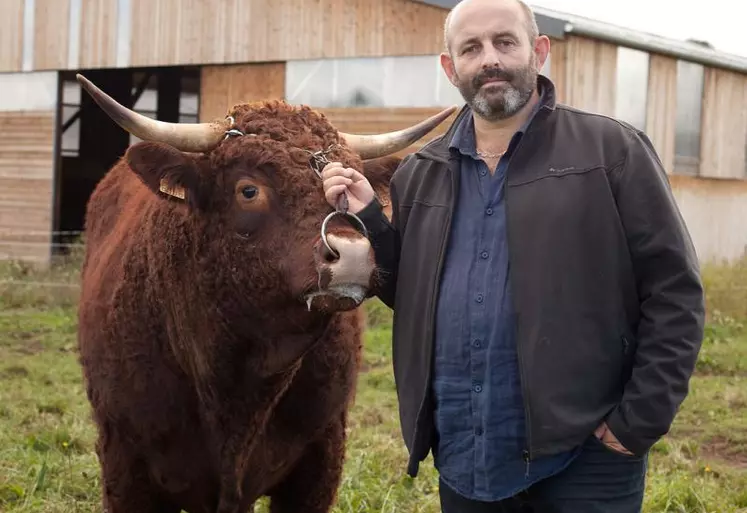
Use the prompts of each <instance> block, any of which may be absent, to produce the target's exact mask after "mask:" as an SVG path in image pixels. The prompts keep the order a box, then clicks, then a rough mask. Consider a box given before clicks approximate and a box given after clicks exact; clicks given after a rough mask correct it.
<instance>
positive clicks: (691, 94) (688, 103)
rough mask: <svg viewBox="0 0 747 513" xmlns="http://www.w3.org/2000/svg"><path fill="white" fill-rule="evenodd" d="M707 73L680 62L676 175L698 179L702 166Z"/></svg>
mask: <svg viewBox="0 0 747 513" xmlns="http://www.w3.org/2000/svg"><path fill="white" fill-rule="evenodd" d="M703 77H704V69H703V66H702V65H701V64H697V63H694V62H687V61H682V60H680V61H678V62H677V114H676V123H675V127H676V128H675V135H674V172H675V173H677V174H684V175H697V174H698V166H699V162H700V124H701V105H702V101H703Z"/></svg>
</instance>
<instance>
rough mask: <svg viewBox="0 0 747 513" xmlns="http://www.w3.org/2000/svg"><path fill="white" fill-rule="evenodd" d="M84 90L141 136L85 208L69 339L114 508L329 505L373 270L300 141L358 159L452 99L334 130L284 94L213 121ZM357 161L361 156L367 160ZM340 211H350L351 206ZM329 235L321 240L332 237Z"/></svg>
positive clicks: (200, 510)
mask: <svg viewBox="0 0 747 513" xmlns="http://www.w3.org/2000/svg"><path fill="white" fill-rule="evenodd" d="M78 80H79V81H80V82H81V84H82V85H83V87H84V88H85V90H86V91H87V92H88V93H89V94H91V96H92V97H93V98H94V99H95V100H96V101H97V102H98V104H99V105H100V106H101V107H102V108H103V109H104V110H105V111H106V112H107V113H108V114H109V116H110V117H111V118H112V119H113V120H114V121H115V122H117V123H118V124H119V125H120V126H122V127H123V128H124V129H126V130H128V131H129V132H131V133H133V134H134V135H136V136H138V137H140V138H141V139H143V140H144V142H142V143H138V144H136V145H134V146H132V147H130V148H129V149H128V151H127V152H126V154H125V156H124V158H123V159H122V160H121V161H120V162H119V163H117V164H116V165H115V166H114V167H113V168H112V169H111V170H110V171H109V173H108V174H107V175H106V177H105V178H104V179H103V180H102V181H101V182H100V184H99V185H98V186H97V188H96V190H95V191H94V193H93V195H92V197H91V199H90V202H89V204H88V207H87V219H86V232H87V249H86V258H85V262H84V266H83V272H82V296H81V301H80V307H79V348H80V358H81V364H82V367H83V370H84V375H85V381H86V387H87V388H86V390H87V394H88V398H89V400H90V403H91V406H92V411H93V418H94V421H95V424H96V426H97V428H98V433H99V438H98V443H97V447H96V450H97V454H98V457H99V461H100V465H101V472H102V492H103V503H104V507H105V511H107V512H108V513H156V512H158V513H178V512H179V511H181V510H182V509H183V510H185V511H187V512H189V513H216V512H219V513H238V512H246V511H247V510H251V508H252V507H253V504H254V502H255V501H256V500H257V499H258V498H259V497H261V496H269V497H271V509H272V511H273V512H274V513H283V512H299V513H300V512H304V513H322V512H327V511H329V510H330V508H331V506H332V504H333V503H334V500H335V497H336V492H337V489H338V486H339V483H340V477H341V471H342V467H343V459H344V446H345V428H346V416H347V412H348V408H349V406H350V402H351V400H352V398H353V395H354V386H355V383H356V378H357V372H358V364H359V358H360V350H361V324H360V320H359V318H358V313H357V310H356V307H357V306H358V305H359V304H360V303H361V301H362V300H363V299H364V297H365V296H366V295H368V294H369V293H370V290H371V287H372V285H373V283H374V280H375V279H376V266H375V261H374V257H373V251H372V249H371V247H370V245H369V243H368V240H367V239H366V238H365V237H364V236H363V235H362V234H361V231H362V230H361V228H360V227H357V226H356V223H355V219H351V218H348V217H346V216H333V217H331V218H330V219H328V224H327V225H326V227H325V230H326V232H325V234H326V235H327V237H326V239H325V240H322V239H323V238H322V236H321V235H322V230H321V227H322V222H323V220H324V219H325V218H326V217H327V215H328V214H329V213H330V211H331V209H330V208H329V205H328V204H327V203H326V201H325V199H324V196H323V191H322V185H321V180H320V178H319V177H318V176H317V174H316V173H315V172H314V171H313V169H312V168H311V167H310V165H309V161H310V156H311V153H313V152H316V151H318V150H329V153H328V155H327V158H328V159H329V160H330V161H332V160H336V161H340V162H342V163H344V164H345V165H347V166H350V167H355V168H358V169H362V170H363V172H364V173H365V174H366V175H367V177H368V178H369V180H370V181H371V182H372V184H373V185H374V186H375V187H376V188H377V189H378V191H379V193H380V194H381V195H382V196H383V197H384V198H383V199H386V198H385V196H386V193H387V189H388V183H389V179H390V177H391V174H392V172H393V171H394V168H395V167H396V165H397V163H398V159H397V158H395V157H387V155H391V154H392V153H394V152H397V151H399V150H401V149H403V148H405V147H407V146H408V145H409V144H411V143H412V142H413V141H415V140H417V139H419V138H420V137H422V136H423V135H425V134H426V133H428V132H429V131H430V130H432V129H433V128H434V127H435V126H436V125H438V124H439V123H440V122H442V121H443V120H444V119H445V118H446V117H447V116H448V115H449V114H450V113H451V112H452V111H453V108H452V109H447V110H445V111H444V112H442V113H441V114H439V115H437V116H434V117H433V118H430V119H429V120H425V121H424V122H421V123H419V124H418V125H416V126H415V127H411V128H410V129H407V130H404V131H401V132H397V133H393V134H382V135H379V136H374V137H371V136H355V135H349V134H341V133H339V132H338V131H337V130H335V128H334V127H333V126H332V125H331V124H330V123H329V122H328V121H327V120H326V119H325V117H324V116H322V115H320V114H318V113H316V112H315V111H313V110H311V109H309V108H306V107H303V108H300V107H299V108H297V107H292V106H290V105H288V104H286V103H284V102H281V101H267V102H258V103H255V104H250V105H239V106H237V107H235V108H234V109H233V111H232V112H231V116H229V117H228V118H227V119H226V121H225V122H220V123H213V124H195V125H180V124H174V125H171V124H166V123H162V122H158V121H154V120H150V119H148V118H145V117H143V116H140V115H138V114H136V113H134V112H132V111H129V110H127V109H125V108H124V107H122V106H120V105H118V104H116V103H115V102H114V100H112V99H111V98H110V97H109V96H107V95H106V94H104V93H103V92H101V91H100V90H98V89H97V88H96V87H95V86H93V84H91V83H90V82H88V81H87V80H86V79H85V78H83V77H81V76H78ZM364 161H365V162H364ZM351 221H352V222H351ZM325 242H326V244H325Z"/></svg>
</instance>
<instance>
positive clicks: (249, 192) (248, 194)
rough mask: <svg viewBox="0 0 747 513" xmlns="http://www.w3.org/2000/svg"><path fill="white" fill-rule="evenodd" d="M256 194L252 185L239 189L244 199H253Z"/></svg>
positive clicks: (256, 191) (255, 189)
mask: <svg viewBox="0 0 747 513" xmlns="http://www.w3.org/2000/svg"><path fill="white" fill-rule="evenodd" d="M258 193H259V191H258V190H257V188H256V187H255V186H253V185H247V186H246V187H244V188H243V189H241V194H243V196H244V197H245V198H246V199H254V198H255V197H256V196H257V194H258Z"/></svg>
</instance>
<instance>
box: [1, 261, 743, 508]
mask: <svg viewBox="0 0 747 513" xmlns="http://www.w3.org/2000/svg"><path fill="white" fill-rule="evenodd" d="M68 269H69V267H68ZM746 269H747V262H746V263H745V264H744V265H743V267H742V268H739V269H737V268H732V269H729V270H725V269H719V268H714V269H708V270H707V274H706V284H707V286H708V290H709V296H708V301H709V323H708V331H707V338H706V341H705V343H704V348H703V352H702V355H701V358H700V360H699V363H698V368H697V375H696V376H695V377H694V378H693V381H692V391H691V394H690V396H689V397H688V399H687V401H686V402H685V404H684V406H683V408H682V410H681V413H680V414H679V416H678V417H677V420H676V422H675V425H674V427H673V429H672V432H671V433H670V434H669V435H668V436H667V437H665V438H664V439H663V440H662V441H661V442H660V443H658V444H657V445H656V446H655V448H654V451H653V454H652V457H651V466H650V474H649V485H648V489H647V492H646V500H645V511H646V512H699V513H700V512H702V513H705V512H708V513H711V512H714V513H715V512H718V513H735V512H745V511H747V326H746V325H745V324H742V323H740V322H739V321H738V319H744V320H747V296H741V295H740V294H744V290H745V288H747V272H745V270H746ZM75 279H76V277H75V272H74V271H68V272H64V271H62V272H61V271H57V270H56V271H53V272H50V273H48V274H43V273H38V272H31V271H29V270H28V269H26V268H23V267H19V266H6V267H4V268H3V269H2V271H0V297H1V298H2V299H1V300H0V309H1V310H2V311H1V312H0V511H7V512H13V513H20V512H40V513H52V512H55V513H63V512H64V513H70V512H76V513H77V512H80V513H89V512H98V511H100V509H99V480H98V467H97V461H96V458H95V455H94V453H93V443H94V431H93V428H92V425H91V423H90V420H89V413H88V405H87V402H86V399H85V393H84V390H83V388H82V385H81V375H80V369H79V367H78V363H77V359H76V352H75V345H76V320H75V294H76V292H75V288H74V287H70V288H68V287H61V286H49V285H43V284H44V283H48V282H50V281H53V282H70V283H74V282H75ZM9 281H13V282H14V283H9ZM31 281H33V282H36V284H34V285H33V286H32V285H30V284H29V282H31ZM367 309H368V311H369V323H370V327H369V330H368V332H367V335H366V350H365V351H366V353H365V360H366V367H367V370H366V372H364V373H363V374H362V375H361V377H360V387H359V395H358V398H357V401H356V404H355V407H354V410H353V412H352V422H351V427H350V442H349V448H348V455H347V462H346V468H345V475H344V480H343V483H342V486H341V489H340V494H339V500H338V504H337V507H336V509H335V511H336V512H337V513H342V512H345V513H353V512H356V513H363V512H366V513H372V512H381V513H390V512H391V513H394V512H395V511H396V512H397V513H410V512H412V513H419V512H420V513H426V512H428V513H436V512H438V511H439V507H438V494H437V488H436V474H435V472H434V471H433V467H432V462H431V460H430V459H429V460H428V461H426V462H425V464H424V465H423V466H422V467H421V468H422V471H421V474H420V475H419V476H418V478H416V479H414V480H413V479H410V478H408V477H407V476H406V475H405V466H406V451H405V448H404V446H403V444H402V441H401V438H400V433H399V425H398V421H397V403H396V396H395V391H394V383H393V379H392V372H391V362H390V348H389V334H390V328H391V324H390V315H389V312H388V310H387V309H386V308H384V307H382V305H381V304H379V303H377V302H371V303H369V304H368V305H367ZM260 511H262V512H264V511H266V510H265V508H264V507H262V508H260Z"/></svg>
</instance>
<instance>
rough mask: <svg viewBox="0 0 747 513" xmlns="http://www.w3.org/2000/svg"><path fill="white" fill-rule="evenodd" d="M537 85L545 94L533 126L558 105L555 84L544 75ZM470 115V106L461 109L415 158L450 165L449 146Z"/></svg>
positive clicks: (416, 153)
mask: <svg viewBox="0 0 747 513" xmlns="http://www.w3.org/2000/svg"><path fill="white" fill-rule="evenodd" d="M537 85H538V86H539V87H541V90H542V91H543V94H542V99H541V101H540V104H539V106H538V111H537V113H536V114H535V115H534V119H533V120H532V124H536V123H541V122H542V121H544V120H545V118H546V117H547V116H548V115H549V114H550V113H551V112H552V111H554V110H555V107H556V104H557V101H556V91H555V84H553V82H552V80H550V79H549V78H547V77H546V76H544V75H537ZM470 115H472V109H471V108H470V107H469V105H466V104H465V105H464V106H463V107H462V108H461V109H460V111H459V114H457V117H456V118H455V119H454V121H453V122H452V123H451V126H450V127H449V129H448V130H447V131H446V132H445V133H444V134H442V135H440V136H438V137H436V138H434V139H433V140H432V141H430V142H428V143H427V144H426V145H424V146H423V147H422V148H420V149H419V150H418V151H416V152H415V156H416V157H418V158H424V159H430V160H435V161H438V162H441V163H443V164H448V163H449V159H450V156H451V152H450V150H449V145H450V143H451V141H452V139H453V138H454V133H455V132H456V130H457V128H458V127H459V126H460V124H461V122H462V121H463V120H464V118H466V117H467V116H470Z"/></svg>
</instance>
